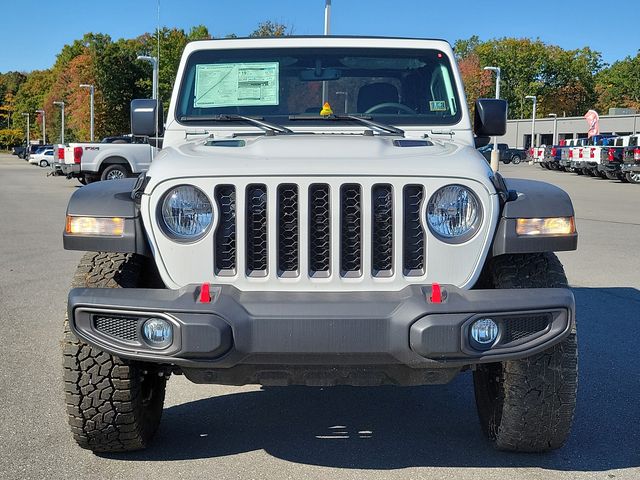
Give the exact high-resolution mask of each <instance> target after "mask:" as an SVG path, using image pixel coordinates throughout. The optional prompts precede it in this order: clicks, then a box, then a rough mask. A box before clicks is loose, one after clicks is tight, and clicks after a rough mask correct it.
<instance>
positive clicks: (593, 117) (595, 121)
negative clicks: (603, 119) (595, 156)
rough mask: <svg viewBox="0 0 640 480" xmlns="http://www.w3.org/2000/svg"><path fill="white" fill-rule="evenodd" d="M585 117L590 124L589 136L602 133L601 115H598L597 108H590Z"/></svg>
mask: <svg viewBox="0 0 640 480" xmlns="http://www.w3.org/2000/svg"><path fill="white" fill-rule="evenodd" d="M584 119H585V120H586V121H587V124H588V125H589V129H588V130H587V138H591V137H593V136H594V135H600V117H599V116H598V112H596V111H595V110H589V111H588V112H587V113H585V114H584Z"/></svg>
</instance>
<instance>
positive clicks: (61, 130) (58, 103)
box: [53, 101, 64, 145]
mask: <svg viewBox="0 0 640 480" xmlns="http://www.w3.org/2000/svg"><path fill="white" fill-rule="evenodd" d="M53 104H54V105H59V106H60V115H61V116H62V125H61V126H60V143H61V144H63V145H64V102H63V101H59V102H53Z"/></svg>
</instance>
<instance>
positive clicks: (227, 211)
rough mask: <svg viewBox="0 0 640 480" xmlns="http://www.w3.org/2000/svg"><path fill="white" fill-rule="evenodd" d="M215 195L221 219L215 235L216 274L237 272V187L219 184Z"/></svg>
mask: <svg viewBox="0 0 640 480" xmlns="http://www.w3.org/2000/svg"><path fill="white" fill-rule="evenodd" d="M214 196H215V199H216V204H217V207H218V213H219V215H220V220H219V222H218V228H217V229H216V236H215V255H214V262H215V272H216V275H234V274H235V272H236V189H235V187H234V186H233V185H218V186H217V187H216V189H215V192H214Z"/></svg>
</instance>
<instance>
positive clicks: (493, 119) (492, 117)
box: [473, 98, 507, 137]
mask: <svg viewBox="0 0 640 480" xmlns="http://www.w3.org/2000/svg"><path fill="white" fill-rule="evenodd" d="M473 132H474V133H475V134H476V136H478V137H493V136H498V137H499V136H501V135H504V134H505V133H506V132H507V101H506V100H501V99H497V98H479V99H478V100H476V108H475V115H474V118H473Z"/></svg>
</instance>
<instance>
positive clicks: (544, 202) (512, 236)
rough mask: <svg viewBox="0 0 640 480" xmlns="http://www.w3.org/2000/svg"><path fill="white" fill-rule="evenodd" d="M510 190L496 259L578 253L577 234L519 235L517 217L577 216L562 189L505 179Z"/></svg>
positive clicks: (497, 235) (495, 246) (495, 245)
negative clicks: (539, 254)
mask: <svg viewBox="0 0 640 480" xmlns="http://www.w3.org/2000/svg"><path fill="white" fill-rule="evenodd" d="M504 183H505V186H506V188H507V191H508V195H507V199H506V201H505V202H504V204H503V207H502V212H501V216H500V219H499V220H498V227H497V229H496V233H495V236H494V239H493V245H492V249H491V254H492V255H493V256H498V255H504V254H510V253H537V252H559V251H567V250H575V249H576V248H577V245H578V233H577V232H575V233H573V234H570V235H540V236H520V235H518V234H517V233H516V222H517V219H518V218H549V217H574V216H575V211H574V209H573V203H572V202H571V198H570V197H569V195H568V194H567V192H565V191H564V190H562V189H561V188H559V187H556V186H555V185H552V184H550V183H546V182H540V181H537V180H525V179H515V178H509V179H504Z"/></svg>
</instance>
